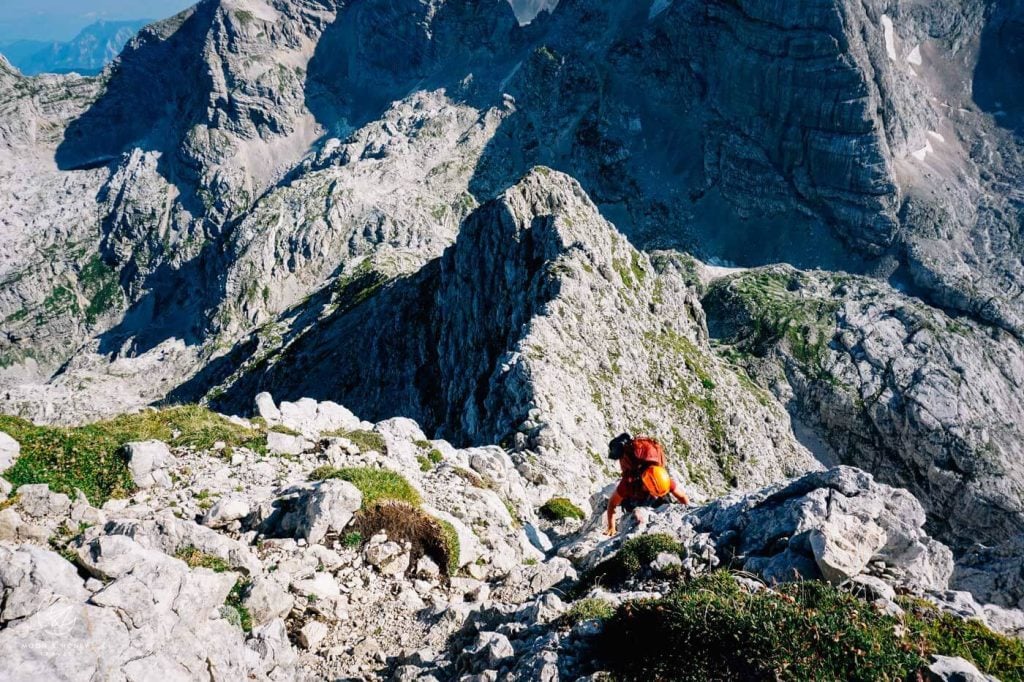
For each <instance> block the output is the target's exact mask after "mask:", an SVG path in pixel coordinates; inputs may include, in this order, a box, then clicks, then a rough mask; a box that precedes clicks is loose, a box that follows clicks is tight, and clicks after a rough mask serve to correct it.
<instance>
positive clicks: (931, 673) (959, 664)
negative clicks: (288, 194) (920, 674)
mask: <svg viewBox="0 0 1024 682" xmlns="http://www.w3.org/2000/svg"><path fill="white" fill-rule="evenodd" d="M928 679H929V680H930V681H932V682H999V680H997V679H996V678H995V677H992V676H991V675H985V674H983V673H982V672H981V671H979V670H978V669H977V668H976V667H975V666H974V665H973V664H972V663H971V662H970V661H967V660H964V659H963V658H959V657H951V656H932V663H931V665H929V666H928Z"/></svg>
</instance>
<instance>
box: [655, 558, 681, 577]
mask: <svg viewBox="0 0 1024 682" xmlns="http://www.w3.org/2000/svg"><path fill="white" fill-rule="evenodd" d="M682 567H683V560H682V559H680V558H679V555H678V554H673V553H671V552H659V553H658V556H656V557H654V561H652V562H651V568H652V569H654V570H655V571H656V572H658V573H661V574H664V575H671V574H675V573H678V572H679V571H680V570H681V569H682Z"/></svg>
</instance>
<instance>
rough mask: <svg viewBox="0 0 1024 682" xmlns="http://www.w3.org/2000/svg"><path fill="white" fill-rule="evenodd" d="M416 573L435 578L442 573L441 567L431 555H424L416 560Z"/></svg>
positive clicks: (431, 578)
mask: <svg viewBox="0 0 1024 682" xmlns="http://www.w3.org/2000/svg"><path fill="white" fill-rule="evenodd" d="M416 575H418V576H419V577H421V578H426V579H429V580H433V579H436V578H437V577H439V576H440V575H441V568H440V567H439V566H438V565H437V564H436V563H435V562H434V560H433V559H431V558H430V557H428V556H422V557H420V559H419V561H417V562H416Z"/></svg>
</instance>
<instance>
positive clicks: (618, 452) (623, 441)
mask: <svg viewBox="0 0 1024 682" xmlns="http://www.w3.org/2000/svg"><path fill="white" fill-rule="evenodd" d="M631 440H633V436H631V435H629V434H628V433H620V434H619V435H617V436H615V438H612V439H611V441H610V442H609V443H608V457H609V458H610V459H622V455H623V454H625V452H626V446H627V445H629V442H630V441H631Z"/></svg>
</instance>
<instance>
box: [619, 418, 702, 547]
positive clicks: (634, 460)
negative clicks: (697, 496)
mask: <svg viewBox="0 0 1024 682" xmlns="http://www.w3.org/2000/svg"><path fill="white" fill-rule="evenodd" d="M608 457H610V458H611V459H615V460H618V462H619V468H620V469H621V470H622V479H621V480H620V481H619V485H618V486H616V488H615V492H614V493H612V497H611V499H610V500H608V530H607V531H606V534H607V535H615V534H616V533H617V532H618V529H617V528H616V527H615V510H616V509H617V508H618V507H619V505H621V506H622V509H623V511H625V512H626V513H629V512H633V516H634V518H635V519H636V521H637V523H643V518H642V516H641V515H640V508H641V507H660V506H661V505H663V504H669V503H670V500H669V497H668V496H669V495H670V494H671V495H672V497H674V498H676V500H678V501H679V502H680V503H681V504H690V498H689V497H687V496H686V493H685V492H683V489H682V487H681V486H679V484H677V483H676V482H675V481H673V480H672V477H671V476H670V475H669V473H668V469H667V468H665V449H664V448H662V447H661V443H659V442H658V441H656V440H654V439H653V438H633V437H632V436H630V435H629V434H628V433H623V434H621V435H619V436H616V437H615V438H614V439H612V441H611V442H610V443H608Z"/></svg>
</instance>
